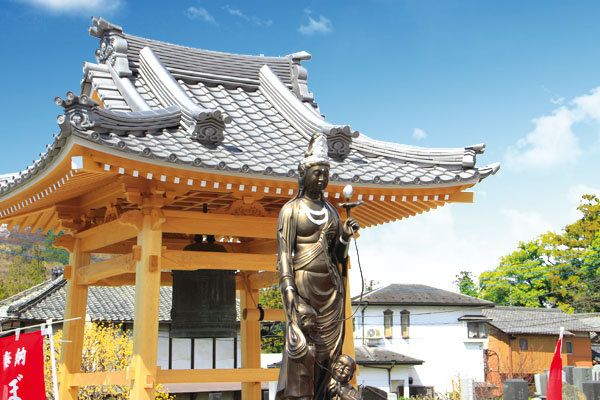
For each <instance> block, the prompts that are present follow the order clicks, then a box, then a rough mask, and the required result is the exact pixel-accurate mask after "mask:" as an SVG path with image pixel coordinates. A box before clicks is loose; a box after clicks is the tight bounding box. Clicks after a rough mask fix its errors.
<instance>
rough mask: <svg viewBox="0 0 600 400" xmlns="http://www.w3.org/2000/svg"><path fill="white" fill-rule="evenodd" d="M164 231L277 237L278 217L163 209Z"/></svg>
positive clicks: (266, 237) (265, 237)
mask: <svg viewBox="0 0 600 400" xmlns="http://www.w3.org/2000/svg"><path fill="white" fill-rule="evenodd" d="M163 214H164V217H165V218H166V220H165V222H164V223H163V225H162V229H163V232H174V233H187V234H196V233H203V234H210V235H224V236H235V237H254V238H264V239H275V236H276V233H277V218H267V217H264V218H263V217H248V216H241V215H228V214H208V213H207V214H204V213H200V212H192V211H174V210H163Z"/></svg>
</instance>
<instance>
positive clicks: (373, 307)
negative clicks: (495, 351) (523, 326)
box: [352, 284, 494, 397]
mask: <svg viewBox="0 0 600 400" xmlns="http://www.w3.org/2000/svg"><path fill="white" fill-rule="evenodd" d="M352 305H353V307H359V310H358V312H357V313H356V315H355V320H354V343H355V346H356V356H357V363H358V364H359V376H358V384H359V385H370V386H375V387H378V388H380V389H383V390H385V391H386V392H388V393H396V394H397V395H398V397H408V396H409V395H415V394H424V393H426V392H431V391H434V392H439V393H448V392H452V391H453V382H454V383H455V387H454V389H455V390H456V391H458V381H459V379H462V378H472V379H474V380H475V381H476V382H483V381H484V357H483V353H484V349H485V348H487V342H488V339H487V331H486V329H485V327H486V324H485V322H484V321H485V320H486V317H484V316H483V315H482V313H481V309H482V308H487V307H493V306H494V303H492V302H489V301H485V300H481V299H476V298H474V297H469V296H465V295H461V294H457V293H453V292H449V291H446V290H441V289H436V288H432V287H429V286H425V285H402V284H391V285H388V286H385V287H383V288H380V289H376V290H374V291H372V292H369V293H367V294H365V295H364V296H363V300H362V303H360V304H359V298H358V297H355V298H353V299H352Z"/></svg>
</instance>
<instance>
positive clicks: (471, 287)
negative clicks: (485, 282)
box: [454, 271, 479, 297]
mask: <svg viewBox="0 0 600 400" xmlns="http://www.w3.org/2000/svg"><path fill="white" fill-rule="evenodd" d="M454 285H456V287H457V288H458V290H459V291H460V293H461V294H464V295H467V296H472V297H478V296H479V293H478V292H477V286H476V285H475V280H474V277H473V273H472V272H470V271H460V272H459V274H458V275H456V280H455V281H454Z"/></svg>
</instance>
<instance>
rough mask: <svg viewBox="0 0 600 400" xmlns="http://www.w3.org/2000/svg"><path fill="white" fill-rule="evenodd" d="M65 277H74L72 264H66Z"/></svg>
mask: <svg viewBox="0 0 600 400" xmlns="http://www.w3.org/2000/svg"><path fill="white" fill-rule="evenodd" d="M63 277H64V278H65V279H66V280H69V279H71V278H72V277H73V267H72V266H70V265H65V269H64V272H63Z"/></svg>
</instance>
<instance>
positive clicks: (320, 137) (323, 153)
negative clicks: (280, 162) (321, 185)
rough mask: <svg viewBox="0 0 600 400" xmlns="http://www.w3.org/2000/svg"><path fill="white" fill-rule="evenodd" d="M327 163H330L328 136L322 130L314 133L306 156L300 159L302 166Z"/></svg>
mask: <svg viewBox="0 0 600 400" xmlns="http://www.w3.org/2000/svg"><path fill="white" fill-rule="evenodd" d="M317 164H325V165H329V157H328V156H327V138H326V137H325V135H324V134H323V133H321V132H317V133H315V134H314V135H313V137H312V138H311V140H310V143H309V144H308V149H306V152H305V153H304V158H303V159H302V160H300V167H302V168H308V167H310V166H312V165H317Z"/></svg>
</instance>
